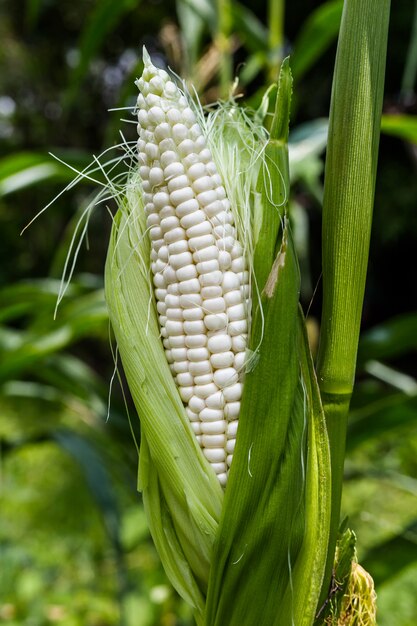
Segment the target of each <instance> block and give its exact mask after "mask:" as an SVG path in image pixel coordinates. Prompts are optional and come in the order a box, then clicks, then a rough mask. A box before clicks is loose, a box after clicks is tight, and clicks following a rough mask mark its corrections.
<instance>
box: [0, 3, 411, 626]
mask: <svg viewBox="0 0 417 626" xmlns="http://www.w3.org/2000/svg"><path fill="white" fill-rule="evenodd" d="M271 1H272V0H271ZM279 4H280V5H281V9H282V12H281V14H280V13H279V11H278V12H274V11H272V10H271V6H270V5H268V3H267V2H264V3H259V2H255V0H245V1H242V2H237V1H236V0H234V1H233V2H230V3H227V2H219V3H215V2H214V1H213V0H198V1H196V0H178V1H177V2H174V1H173V0H169V1H166V2H160V1H158V0H152V1H151V2H146V3H145V2H139V0H137V1H135V0H123V1H119V2H112V1H111V0H110V1H108V0H101V1H100V0H95V1H94V0H71V1H70V0H60V2H57V1H56V0H25V1H23V0H22V1H20V2H14V1H12V0H4V1H3V3H2V4H1V5H0V37H1V41H2V46H1V48H0V138H1V143H0V232H1V236H2V245H1V247H0V357H1V358H0V446H1V447H0V453H1V457H0V460H1V465H0V471H1V479H0V480H1V483H0V485H1V490H0V497H1V511H2V514H1V519H0V558H1V570H0V623H1V624H3V623H4V624H5V625H6V624H7V625H8V626H17V625H18V624H19V625H20V624H27V625H28V626H44V625H49V624H55V623H57V624H62V625H63V626H113V625H116V624H117V625H120V626H133V625H135V626H151V625H156V624H162V625H165V626H174V625H179V624H182V625H184V626H185V625H187V624H191V623H192V622H191V617H190V613H189V611H188V609H187V608H186V607H185V606H184V605H183V603H182V602H180V600H179V599H178V597H177V596H176V595H175V593H174V592H173V591H172V590H171V588H170V587H169V586H168V584H167V581H166V578H165V576H164V573H163V572H162V571H161V567H160V565H159V561H158V558H157V555H156V553H155V550H154V548H153V546H152V544H151V542H150V539H149V533H148V530H147V527H146V521H145V519H144V514H143V510H142V508H141V503H140V496H139V495H138V494H137V493H136V490H135V487H136V469H137V468H136V465H137V454H136V448H135V443H134V439H133V437H132V432H131V428H132V429H133V432H134V435H135V437H136V439H138V437H139V432H138V425H137V419H136V416H135V415H134V413H133V412H132V409H131V404H130V400H129V398H127V399H126V405H125V399H124V397H123V393H122V392H121V388H120V385H119V383H118V381H117V377H115V375H114V372H115V368H114V362H113V357H112V350H111V348H110V345H111V339H110V338H109V328H108V322H107V314H106V309H105V305H104V301H103V291H102V275H103V266H104V258H105V252H106V247H107V240H108V234H109V231H110V226H111V219H110V218H109V215H108V211H107V207H106V206H105V203H103V206H100V207H97V209H96V211H95V212H94V213H93V214H92V216H91V218H90V221H89V227H88V244H89V245H88V248H89V249H87V246H81V248H80V251H79V255H78V263H77V269H76V272H75V274H74V277H73V280H72V282H71V285H70V287H69V288H68V290H67V293H66V296H65V298H64V299H63V300H62V302H61V304H60V307H59V309H58V312H57V315H56V319H54V311H55V305H56V299H57V296H58V293H59V292H60V278H61V273H62V268H63V265H64V261H65V256H66V251H67V249H68V246H69V244H70V241H71V236H72V233H73V231H74V227H75V224H76V222H77V220H78V218H79V217H80V215H81V212H82V211H84V210H85V209H86V208H87V207H88V206H89V203H90V202H91V198H92V194H93V193H94V191H95V186H94V185H93V184H92V183H90V182H88V181H86V180H83V181H82V182H81V184H79V185H77V186H72V185H71V181H72V180H73V177H74V172H73V171H71V170H70V169H68V168H66V167H65V166H63V165H62V164H61V163H60V162H59V161H57V160H55V159H53V158H52V157H50V156H49V154H48V153H49V152H52V153H53V154H55V155H56V156H57V157H59V158H60V159H63V160H64V161H66V162H68V163H70V164H71V166H72V167H73V168H74V169H75V170H77V171H79V170H81V169H83V168H84V167H85V166H86V165H87V164H88V163H89V162H91V160H92V155H93V154H95V155H99V154H100V153H101V152H102V151H103V150H104V149H106V148H107V147H109V146H112V145H115V146H116V145H117V144H118V143H119V142H120V141H121V137H120V135H119V129H122V132H123V137H124V138H125V139H126V140H127V141H134V139H135V124H134V123H131V122H133V121H134V120H133V117H132V116H131V112H130V110H129V107H132V106H133V105H134V103H135V100H136V89H135V87H134V85H133V80H134V78H135V77H136V76H137V75H138V74H139V73H140V71H141V60H140V49H141V46H142V45H143V44H146V45H147V47H148V48H149V49H150V51H151V53H153V54H154V55H156V57H157V58H159V62H160V63H162V64H167V65H169V66H170V67H172V68H173V69H174V70H175V71H176V72H177V73H178V74H180V75H182V76H184V77H185V78H186V79H187V80H189V81H190V82H192V83H193V84H194V85H195V86H196V88H197V90H198V92H199V94H200V97H201V98H202V99H203V101H204V102H210V101H213V100H215V99H216V98H218V97H219V95H220V94H221V93H222V90H223V92H224V89H225V88H226V90H227V86H228V82H227V81H228V80H229V79H231V78H233V76H234V73H235V72H238V75H239V78H240V82H239V85H238V88H237V93H238V94H240V95H241V96H242V97H243V99H245V100H246V101H247V103H248V104H249V105H250V106H255V105H257V104H258V103H259V97H260V93H262V91H263V90H264V88H265V85H266V84H268V82H269V81H270V79H271V76H274V75H276V74H275V73H276V69H277V67H278V66H279V63H280V60H281V59H282V58H283V56H285V55H286V54H288V53H290V54H291V55H292V67H293V73H294V79H295V93H294V106H293V113H292V128H293V132H292V136H291V138H290V141H291V147H290V151H291V160H292V220H293V226H294V231H295V239H296V244H297V247H298V252H299V257H300V264H301V267H302V272H303V284H302V293H303V298H304V305H305V308H306V310H307V309H308V310H309V313H310V327H311V329H312V333H311V336H312V339H313V341H314V328H315V324H316V322H315V320H316V319H319V315H320V253H319V250H320V205H321V194H322V175H323V161H322V152H323V150H324V149H325V143H326V129H327V124H326V117H327V115H328V106H329V98H330V87H331V78H332V70H333V63H334V52H335V39H336V36H337V30H338V24H339V20H340V14H341V7H342V2H341V1H340V0H329V1H327V2H319V1H317V0H308V1H307V2H306V1H305V0H293V2H291V3H289V2H288V3H284V2H281V3H279ZM416 6H417V3H414V2H412V1H411V0H408V1H407V2H404V3H402V4H401V5H398V4H395V5H394V6H393V9H392V21H391V29H390V40H389V47H388V62H387V77H386V95H385V104H384V114H385V115H384V118H383V124H382V130H383V136H382V139H381V148H380V161H379V174H378V180H377V190H376V200H375V220H374V229H373V237H372V244H371V256H370V268H369V276H368V286H367V292H366V299H365V310H364V333H363V336H362V342H361V346H360V352H359V357H358V376H357V387H356V391H355V396H354V398H353V402H352V411H351V419H350V431H349V439H348V458H347V463H346V485H345V494H344V510H345V511H346V512H347V513H349V515H350V523H351V525H352V527H353V528H354V529H355V532H356V534H357V535H358V547H359V558H360V560H361V562H362V563H363V565H364V566H365V567H368V568H369V570H370V572H371V573H372V574H373V575H374V576H375V579H376V582H377V585H378V592H379V624H380V626H388V625H390V626H391V625H392V624H395V625H396V626H412V625H413V626H414V624H415V623H417V600H416V598H417V582H416V580H417V463H416V458H417V432H416V418H417V398H416V392H417V380H416V378H417V367H416V361H415V352H416V336H417V334H416V331H417V321H416V320H417V317H416V316H417V313H416V311H417V292H416V289H415V285H414V283H413V279H412V275H413V273H412V270H413V268H414V266H415V250H416V247H417V216H416V212H415V198H416V197H417V177H416V176H415V169H416V165H417V149H416V145H417V122H416V119H417V118H416V111H417V104H416V103H417V100H416V93H415V72H416V68H417V58H416V56H417V51H416V45H415V24H416V20H417V9H416ZM222 11H223V12H224V11H226V12H227V13H222ZM274 15H275V21H273V22H270V23H269V24H268V16H274ZM279 15H281V17H280V18H279ZM283 16H284V17H285V19H284V20H282V17H283ZM413 22H414V26H413ZM413 29H414V30H413ZM412 33H414V36H412ZM224 41H226V43H227V45H221V43H222V42H223V43H224ZM277 42H283V45H281V44H280V43H278V44H277ZM220 77H221V80H220ZM223 95H224V93H223ZM110 108H121V109H126V110H121V111H116V112H111V113H109V112H108V109H110ZM120 118H123V119H125V120H127V121H120ZM116 154H117V148H116ZM96 175H97V176H100V172H97V173H96ZM65 185H69V189H68V191H67V192H66V193H64V194H62V195H57V194H60V191H61V190H62V188H63V187H64V186H65ZM55 195H57V199H56V201H55V202H54V204H53V205H52V206H51V207H50V208H48V210H47V211H46V212H45V213H44V214H43V215H42V217H41V218H40V219H38V220H37V221H35V222H34V223H33V224H32V225H31V227H30V229H29V230H27V231H25V233H24V234H23V235H22V236H21V237H20V236H19V235H20V232H21V231H22V229H23V228H24V227H25V226H26V225H27V224H28V222H29V221H30V220H31V219H32V218H33V217H34V215H35V214H36V213H38V212H39V211H40V210H41V209H42V208H43V207H45V206H47V205H48V204H49V203H50V201H51V200H52V198H54V196H55ZM108 204H109V209H110V211H111V210H112V208H113V207H112V205H111V202H110V201H109V203H108ZM80 272H82V273H80ZM113 352H114V347H113ZM121 382H122V383H123V381H121ZM111 383H113V384H111ZM109 388H110V389H111V393H109ZM127 409H128V410H129V409H130V413H131V416H130V417H131V420H130V421H131V423H130V422H129V419H128V418H127V416H126V415H127Z"/></svg>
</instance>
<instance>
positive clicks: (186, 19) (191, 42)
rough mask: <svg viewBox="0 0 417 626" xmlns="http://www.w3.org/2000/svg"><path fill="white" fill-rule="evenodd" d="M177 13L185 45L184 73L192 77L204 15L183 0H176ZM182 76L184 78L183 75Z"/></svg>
mask: <svg viewBox="0 0 417 626" xmlns="http://www.w3.org/2000/svg"><path fill="white" fill-rule="evenodd" d="M176 4H177V15H178V21H179V25H180V28H181V36H182V39H183V42H184V47H185V57H186V63H185V64H184V65H185V66H186V67H185V71H186V74H187V75H188V76H190V77H192V74H193V68H195V66H196V65H197V61H198V59H199V55H200V48H201V43H202V37H203V33H204V29H205V26H206V21H205V19H204V17H203V16H202V15H201V14H199V13H198V12H197V11H196V10H195V8H194V7H192V6H190V4H189V3H188V2H185V1H184V0H177V3H176ZM183 78H185V77H184V76H183Z"/></svg>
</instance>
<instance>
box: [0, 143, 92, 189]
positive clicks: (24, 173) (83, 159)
mask: <svg viewBox="0 0 417 626" xmlns="http://www.w3.org/2000/svg"><path fill="white" fill-rule="evenodd" d="M57 153H59V154H60V155H61V156H62V158H63V159H66V160H67V161H68V162H71V163H73V164H77V166H80V165H82V167H85V166H86V165H87V164H88V163H89V161H90V160H91V159H90V157H88V158H87V156H86V155H84V154H82V153H81V154H80V153H75V152H71V151H70V152H63V151H62V150H58V151H57ZM73 178H74V172H73V171H71V170H70V169H69V168H68V167H65V165H62V163H59V162H58V161H56V160H55V159H54V158H53V157H52V156H49V155H45V154H38V153H36V152H20V153H18V154H14V155H12V156H8V157H4V158H3V159H1V160H0V197H1V196H5V195H7V194H9V193H14V192H16V191H20V190H21V189H26V188H27V187H31V186H32V185H39V184H40V183H43V182H45V181H57V182H67V181H71V180H72V179H73Z"/></svg>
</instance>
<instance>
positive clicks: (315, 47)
mask: <svg viewBox="0 0 417 626" xmlns="http://www.w3.org/2000/svg"><path fill="white" fill-rule="evenodd" d="M342 9H343V1H342V0H331V1H330V2H324V3H323V4H322V5H320V6H319V7H318V8H317V9H316V10H315V11H314V12H313V13H312V14H311V15H310V16H309V17H308V19H307V20H306V22H305V23H304V25H303V27H302V29H301V32H300V33H299V35H298V37H297V39H296V40H295V43H294V52H293V54H292V55H291V67H292V72H293V76H294V80H299V79H300V78H301V77H302V76H303V74H305V73H306V72H307V71H308V70H309V69H310V67H311V66H312V65H314V63H315V62H316V61H317V59H319V58H320V56H321V55H322V54H323V52H325V51H326V49H327V48H328V47H329V46H330V44H331V43H332V42H333V41H334V40H335V39H336V37H337V33H338V32H339V25H340V19H341V17H342Z"/></svg>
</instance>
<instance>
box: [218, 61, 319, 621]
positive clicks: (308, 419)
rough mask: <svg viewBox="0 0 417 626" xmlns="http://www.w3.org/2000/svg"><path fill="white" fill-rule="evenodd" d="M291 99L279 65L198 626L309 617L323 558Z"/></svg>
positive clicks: (287, 76) (285, 66)
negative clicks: (236, 398)
mask: <svg viewBox="0 0 417 626" xmlns="http://www.w3.org/2000/svg"><path fill="white" fill-rule="evenodd" d="M290 95H291V80H290V74H289V67H288V63H284V64H283V67H282V71H281V74H280V81H279V89H278V97H277V100H278V104H277V107H276V113H275V117H274V121H273V124H272V129H275V130H274V132H273V133H271V140H270V143H268V145H267V146H266V150H265V153H266V155H267V158H265V160H264V161H263V168H262V169H261V170H260V173H259V177H258V180H257V186H256V194H257V195H256V197H257V200H258V202H257V205H256V209H255V210H256V211H257V218H258V220H260V223H261V224H262V227H261V229H260V230H259V233H258V236H257V237H256V234H255V235H254V237H255V240H256V246H255V254H254V267H253V271H254V276H255V288H254V291H253V302H254V304H253V311H252V315H253V319H252V331H251V339H250V346H249V347H250V349H251V350H252V351H254V352H257V353H258V359H257V362H256V366H255V367H253V368H252V369H251V370H250V371H249V372H247V373H246V378H245V386H244V392H243V398H242V404H241V412H240V418H239V436H238V439H237V443H236V449H235V453H234V458H233V464H232V468H231V471H230V476H229V481H228V485H227V489H226V492H225V500H224V506H223V510H222V516H221V520H220V527H219V531H218V536H217V540H216V543H215V549H214V554H213V562H212V569H211V575H210V581H209V589H208V597H207V607H206V625H207V626H223V625H224V624H227V625H228V626H238V625H239V626H240V625H241V624H245V626H246V625H247V626H252V625H254V626H255V624H256V625H257V624H258V623H259V619H260V616H262V623H263V624H268V625H276V626H278V625H283V624H291V623H295V624H297V626H299V624H305V625H310V624H312V623H313V620H314V616H315V610H316V606H317V602H318V596H319V592H320V589H321V583H322V579H323V573H324V565H325V561H326V551H327V539H328V529H329V519H330V462H329V450H328V441H327V434H326V429H325V424H324V415H323V411H322V409H321V404H320V397H319V394H318V387H317V382H316V380H315V376H314V370H313V367H312V360H311V356H310V353H309V348H308V344H307V340H306V333H305V330H304V320H303V319H302V317H299V313H298V306H299V305H298V300H299V271H298V264H297V260H296V256H295V251H294V245H293V241H292V238H291V233H290V228H289V223H288V219H287V218H286V216H285V214H286V210H285V209H286V206H285V204H286V200H287V198H288V196H287V193H288V189H289V183H288V162H287V159H288V152H287V146H286V139H287V136H288V117H289V106H288V103H289V99H290ZM270 189H272V190H273V196H271V195H270V194H269V193H268V191H269V190H270ZM257 223H258V224H259V221H258V222H257ZM281 224H282V231H280V226H281ZM279 241H280V242H281V243H279ZM277 245H278V246H279V251H278V254H277V255H276V246H277ZM275 255H276V257H275ZM274 258H275V261H274ZM266 260H269V266H268V263H267V262H266ZM271 266H272V267H271ZM257 289H258V290H259V291H260V290H262V293H261V294H260V298H259V296H258V297H257ZM293 620H295V621H293Z"/></svg>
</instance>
